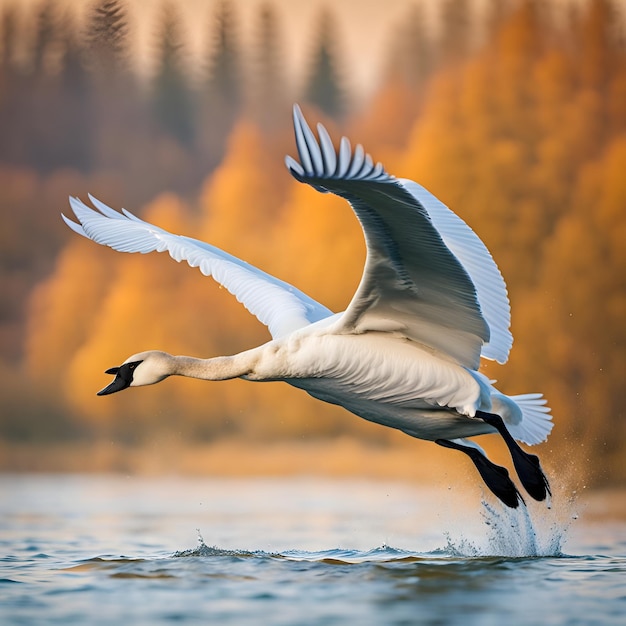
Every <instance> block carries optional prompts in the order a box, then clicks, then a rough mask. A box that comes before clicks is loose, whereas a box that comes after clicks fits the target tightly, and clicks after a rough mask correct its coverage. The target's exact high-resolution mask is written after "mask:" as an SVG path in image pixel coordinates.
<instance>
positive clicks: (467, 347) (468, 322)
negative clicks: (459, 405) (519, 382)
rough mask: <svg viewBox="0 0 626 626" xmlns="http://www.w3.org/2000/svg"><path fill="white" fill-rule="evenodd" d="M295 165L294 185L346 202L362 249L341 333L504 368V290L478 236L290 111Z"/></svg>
mask: <svg viewBox="0 0 626 626" xmlns="http://www.w3.org/2000/svg"><path fill="white" fill-rule="evenodd" d="M294 127H295V133H296V145H297V149H298V154H299V156H300V162H299V163H298V162H297V161H296V160H295V159H292V158H291V157H287V160H286V163H287V167H288V168H289V170H290V171H291V173H292V175H293V176H294V177H295V178H296V179H297V180H300V181H302V182H305V183H308V184H310V185H312V186H313V187H315V188H316V189H318V190H320V191H330V192H332V193H335V194H337V195H339V196H342V197H343V198H345V199H346V200H348V201H349V202H350V204H351V205H352V208H353V209H354V212H355V213H356V215H357V217H358V219H359V221H360V222H361V225H362V227H363V231H364V234H365V240H366V244H367V259H366V263H365V269H364V273H363V277H362V279H361V283H360V285H359V288H358V289H357V292H356V294H355V295H354V297H353V299H352V301H351V302H350V305H349V306H348V309H347V310H346V312H345V314H344V316H343V317H342V318H341V320H340V322H339V324H341V325H343V327H344V328H345V329H346V330H349V331H351V332H355V331H356V332H365V331H368V330H386V331H397V332H399V333H401V334H404V335H405V336H407V337H409V338H411V339H413V340H415V341H418V342H420V343H422V344H424V345H427V346H430V347H432V348H433V349H435V350H438V351H441V352H443V353H444V354H448V355H449V356H450V357H452V358H453V359H455V360H457V361H458V362H460V363H462V364H463V365H466V366H468V367H474V368H475V367H477V366H478V363H479V360H480V356H481V353H482V356H485V357H487V358H494V359H496V360H498V361H499V362H502V363H503V362H504V361H506V359H507V357H508V353H509V349H510V347H511V343H512V337H511V334H510V332H509V323H510V308H509V302H508V298H507V295H506V287H505V284H504V281H503V279H502V276H501V274H500V272H499V271H498V268H497V266H496V264H495V263H494V261H493V259H492V258H491V255H490V254H489V252H488V250H487V249H486V247H485V246H484V244H483V243H482V242H481V241H480V239H479V238H478V237H477V236H476V235H475V234H474V232H473V231H472V230H471V228H469V226H467V224H465V222H463V221H462V220H461V219H460V218H459V217H457V216H456V215H455V214H454V213H452V211H450V210H449V209H448V208H447V207H446V206H445V205H443V204H442V203H441V202H439V201H438V200H437V199H436V198H435V197H434V196H432V195H431V194H430V193H428V192H427V191H426V190H425V189H423V188H422V187H420V186H419V185H417V184H416V183H413V182H411V181H401V180H398V179H396V178H394V177H393V176H390V175H389V174H387V173H386V172H385V171H384V169H383V167H382V165H381V164H380V163H378V164H376V165H374V163H373V161H372V159H371V157H370V156H369V155H367V154H365V153H364V151H363V148H362V147H361V146H360V145H358V146H357V147H356V148H355V150H354V151H352V148H351V146H350V142H349V141H348V140H347V139H346V138H345V137H343V138H342V140H341V143H340V146H339V150H338V151H335V148H334V147H333V144H332V141H331V140H330V137H329V136H328V133H327V132H326V129H325V128H324V127H323V126H321V125H318V127H317V130H318V135H319V141H318V140H317V139H316V138H315V136H314V134H313V132H312V131H311V129H310V128H309V127H308V125H307V123H306V121H305V120H304V117H303V116H302V113H301V111H300V109H299V108H298V107H297V106H296V107H294Z"/></svg>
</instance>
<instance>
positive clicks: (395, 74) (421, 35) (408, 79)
mask: <svg viewBox="0 0 626 626" xmlns="http://www.w3.org/2000/svg"><path fill="white" fill-rule="evenodd" d="M390 50H391V53H390V55H389V62H388V64H387V65H388V67H387V75H386V77H385V81H386V82H387V81H390V82H396V81H399V82H401V83H403V84H404V85H406V86H407V87H408V88H410V89H414V90H421V89H422V88H423V87H424V84H425V83H426V81H427V80H428V78H429V77H430V76H431V74H432V72H433V71H434V69H435V64H436V56H435V51H434V49H433V42H432V38H431V37H430V35H429V33H428V28H427V25H426V17H425V7H424V5H423V4H416V5H411V7H410V8H409V10H408V12H407V15H406V16H405V18H404V19H403V20H402V23H401V24H399V25H398V27H397V28H396V29H394V31H393V40H392V41H390Z"/></svg>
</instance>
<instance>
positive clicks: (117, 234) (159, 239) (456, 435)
mask: <svg viewBox="0 0 626 626" xmlns="http://www.w3.org/2000/svg"><path fill="white" fill-rule="evenodd" d="M293 118H294V128H295V136H296V146H297V150H298V154H299V157H300V161H299V162H298V161H296V160H295V159H293V158H291V157H286V164H287V167H288V169H289V171H290V172H291V174H292V175H293V176H294V177H295V178H296V179H297V180H298V181H300V182H303V183H308V184H309V185H311V186H313V187H314V188H315V189H317V190H319V191H321V192H331V193H334V194H337V195H339V196H341V197H342V198H345V199H346V200H347V201H348V202H349V203H350V205H351V206H352V209H353V210H354V212H355V214H356V216H357V218H358V220H359V221H360V223H361V226H362V228H363V232H364V235H365V241H366V244H367V255H366V262H365V268H364V271H363V276H362V279H361V282H360V284H359V287H358V289H357V291H356V293H355V295H354V296H353V298H352V301H351V302H350V304H349V305H348V307H347V309H346V310H345V311H344V312H343V313H338V314H333V313H332V312H331V311H330V310H329V309H327V308H326V307H325V306H323V305H321V304H319V303H318V302H316V301H315V300H313V299H312V298H309V297H308V296H306V295H305V294H304V293H302V292H301V291H299V290H298V289H296V288H295V287H292V286H291V285H289V284H287V283H285V282H283V281H281V280H279V279H277V278H274V277H273V276H270V275H269V274H266V273H265V272H262V271H261V270H259V269H257V268H255V267H253V266H252V265H250V264H248V263H246V262H244V261H241V260H240V259H238V258H236V257H234V256H231V255H229V254H227V253H226V252H223V251H222V250H220V249H218V248H216V247H214V246H211V245H210V244H207V243H204V242H202V241H197V240H195V239H191V238H189V237H184V236H179V235H173V234H171V233H169V232H167V231H165V230H163V229H161V228H159V227H158V226H154V225H152V224H149V223H147V222H144V221H142V220H141V219H139V218H137V217H135V216H134V215H132V214H131V213H129V212H128V211H126V210H122V212H121V213H119V212H117V211H115V210H113V209H111V208H110V207H108V206H107V205H105V204H103V203H102V202H100V201H99V200H97V199H95V198H93V197H91V196H90V198H91V201H92V203H93V205H94V206H95V207H96V209H98V210H97V211H96V210H93V209H91V208H89V207H87V206H86V205H85V204H83V203H82V202H81V201H80V200H79V199H77V198H70V204H71V207H72V209H73V211H74V213H75V215H76V218H77V219H78V221H79V224H76V223H75V222H73V221H71V220H68V219H67V218H66V217H65V216H63V218H64V219H65V221H66V222H67V224H68V225H69V226H70V227H71V228H72V229H73V230H74V231H76V232H77V233H79V234H80V235H83V236H85V237H88V238H89V239H92V240H93V241H95V242H97V243H99V244H103V245H106V246H109V247H111V248H113V249H115V250H119V251H121V252H141V253H146V252H151V251H155V250H156V251H157V252H164V251H167V252H169V254H170V256H172V258H174V259H175V260H176V261H182V260H185V261H187V263H189V265H191V266H192V267H199V268H200V271H201V272H202V273H203V274H205V275H206V276H212V277H213V278H214V279H215V280H216V281H217V282H219V283H220V284H221V285H223V286H224V287H225V288H226V289H228V290H229V291H230V292H231V293H232V294H233V295H234V296H235V297H236V298H237V299H238V300H239V301H240V302H242V303H243V305H244V306H245V307H246V308H247V309H248V310H249V311H250V312H251V313H252V314H254V315H256V317H257V318H258V319H259V320H260V321H261V322H263V323H264V324H266V325H267V326H268V328H269V330H270V333H271V335H272V340H271V341H269V342H267V343H265V344H263V345H261V346H259V347H256V348H253V349H251V350H247V351H245V352H241V353H240V354H235V355H233V356H220V357H216V358H209V359H197V358H192V357H186V356H172V355H170V354H167V353H165V352H160V351H149V352H140V353H139V354H134V355H133V356H131V357H129V358H128V359H127V360H126V361H125V362H124V363H123V364H122V365H121V366H119V367H114V368H111V369H108V370H107V372H106V373H107V374H112V375H114V376H115V379H114V380H113V382H112V383H111V384H109V385H108V386H107V387H105V388H104V389H102V390H101V391H100V392H98V395H107V394H111V393H115V392H117V391H121V390H123V389H126V388H127V387H139V386H141V385H151V384H153V383H157V382H160V381H162V380H163V379H165V378H167V377H168V376H172V375H178V376H190V377H193V378H200V379H204V380H227V379H231V378H244V379H246V380H253V381H278V380H281V381H285V382H287V383H289V384H291V385H294V386H295V387H299V388H300V389H303V390H304V391H306V392H308V393H309V394H311V395H312V396H314V397H316V398H319V399H320V400H323V401H325V402H330V403H332V404H338V405H341V406H342V407H344V408H346V409H347V410H348V411H351V412H352V413H355V414H356V415H358V416H360V417H362V418H364V419H366V420H370V421H372V422H376V423H378V424H382V425H384V426H389V427H391V428H397V429H399V430H401V431H404V432H405V433H407V434H408V435H411V436H412V437H417V438H419V439H426V440H429V441H434V442H435V443H438V444H439V445H442V446H445V447H449V448H454V449H457V450H460V451H462V452H464V453H465V454H467V455H468V456H469V457H470V459H471V460H472V461H473V462H474V464H475V466H476V468H477V469H478V471H479V472H480V475H481V476H482V477H483V479H484V481H485V483H486V484H487V486H488V487H489V489H491V491H492V492H493V493H494V494H495V495H496V496H497V497H498V498H500V499H501V500H502V501H503V502H504V503H505V504H506V505H508V506H510V507H517V506H518V505H519V503H520V502H523V499H522V496H521V495H520V493H519V492H518V490H517V489H516V487H515V485H514V484H513V482H512V481H511V479H510V478H509V475H508V472H507V470H506V469H504V468H503V467H500V466H497V465H495V464H493V463H492V462H491V461H489V460H488V459H487V457H486V455H485V454H484V451H483V450H482V449H481V448H480V447H479V446H478V445H477V444H475V443H474V442H472V441H467V440H466V439H465V438H466V437H470V436H473V435H481V434H485V433H494V432H499V433H500V434H501V435H502V436H503V438H504V440H505V442H506V444H507V446H508V447H509V450H510V452H511V456H512V459H513V464H514V466H515V469H516V471H517V474H518V476H519V478H520V481H521V483H522V484H523V486H524V488H525V489H526V491H527V492H528V493H529V494H530V495H531V496H532V497H533V498H535V499H537V500H543V499H545V498H546V496H547V494H549V492H550V489H549V486H548V481H547V480H546V478H545V476H544V474H543V472H542V470H541V467H540V465H539V461H538V459H537V457H536V456H534V455H531V454H528V453H526V452H524V451H523V450H522V449H521V448H520V447H519V446H518V445H517V443H516V442H515V440H518V441H522V442H524V443H526V444H535V443H539V442H541V441H544V440H545V439H546V438H547V436H548V434H549V433H550V430H551V429H552V422H551V416H550V411H549V409H548V407H547V406H546V402H545V400H544V399H543V397H542V395H541V394H525V395H519V396H506V395H504V394H502V393H500V392H498V391H497V390H496V389H495V388H494V387H493V386H492V384H491V382H490V381H489V380H488V379H487V378H486V377H485V376H484V375H482V374H481V373H479V372H478V366H479V362H480V358H481V357H484V358H487V359H495V360H496V361H498V362H500V363H504V362H505V361H506V360H507V358H508V354H509V350H510V348H511V344H512V336H511V333H510V332H509V325H510V307H509V301H508V297H507V292H506V286H505V284H504V280H503V278H502V276H501V274H500V272H499V270H498V268H497V266H496V264H495V262H494V261H493V259H492V257H491V255H490V253H489V251H488V250H487V248H486V247H485V246H484V244H483V243H482V241H481V240H480V239H479V238H478V237H477V236H476V234H475V233H474V232H473V231H472V230H471V229H470V228H469V226H467V224H465V222H463V221H462V220H461V219H460V218H459V217H458V216H457V215H455V214H454V213H453V212H452V211H451V210H450V209H448V208H447V207H446V206H445V205H443V204H442V203H441V202H440V201H439V200H437V198H435V197H434V196H433V195H432V194H430V193H429V192H428V191H426V190H425V189H424V188H423V187H421V186H420V185H418V184H416V183H414V182H412V181H409V180H403V179H398V178H395V177H393V176H391V175H390V174H388V173H387V172H386V171H385V170H384V168H383V166H382V165H381V164H380V163H378V164H376V165H375V164H374V163H373V161H372V159H371V157H370V156H369V155H368V154H366V153H365V152H364V150H363V148H362V147H361V146H360V145H357V146H356V148H355V149H354V150H353V149H352V147H351V145H350V142H349V141H348V139H346V138H345V137H343V138H342V139H341V142H340V144H339V148H338V150H335V148H334V147H333V143H332V141H331V139H330V137H329V135H328V133H327V131H326V129H325V128H324V127H323V126H322V125H321V124H318V126H317V131H318V138H316V137H315V135H314V133H313V132H312V131H311V129H310V128H309V126H308V125H307V123H306V121H305V119H304V117H303V115H302V113H301V111H300V109H299V107H298V106H295V107H294V111H293Z"/></svg>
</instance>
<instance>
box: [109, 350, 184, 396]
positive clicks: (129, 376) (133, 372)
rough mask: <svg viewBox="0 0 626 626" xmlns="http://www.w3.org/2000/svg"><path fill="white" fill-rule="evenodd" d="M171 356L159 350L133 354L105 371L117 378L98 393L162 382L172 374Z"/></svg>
mask: <svg viewBox="0 0 626 626" xmlns="http://www.w3.org/2000/svg"><path fill="white" fill-rule="evenodd" d="M171 358H172V357H171V356H170V355H169V354H167V353H165V352H159V351H157V350H151V351H149V352H140V353H139V354H133V356H130V357H128V358H127V359H126V361H124V363H122V365H120V366H119V367H111V368H109V369H108V370H107V371H106V372H105V374H113V375H114V376H115V378H114V379H113V382H112V383H110V384H109V385H107V386H106V387H105V388H104V389H101V390H100V391H98V395H99V396H108V395H109V394H111V393H115V392H116V391H122V390H123V389H126V388H128V387H141V386H143V385H154V384H155V383H158V382H161V381H162V380H163V379H164V378H167V377H168V376H169V375H170V374H171V371H170V370H169V369H168V367H169V366H170V363H169V362H170V360H171Z"/></svg>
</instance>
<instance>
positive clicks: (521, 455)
mask: <svg viewBox="0 0 626 626" xmlns="http://www.w3.org/2000/svg"><path fill="white" fill-rule="evenodd" d="M476 417H478V418H480V419H482V420H483V421H484V422H486V423H487V424H489V425H490V426H493V427H494V428H495V429H496V430H497V431H498V432H499V433H500V435H501V436H502V438H503V439H504V442H505V443H506V445H507V447H508V449H509V452H510V453H511V458H512V459H513V465H514V466H515V471H516V472H517V475H518V476H519V479H520V482H521V483H522V485H524V489H526V491H527V492H528V494H529V495H530V496H531V497H532V498H534V499H535V500H539V501H541V500H545V499H546V496H548V495H552V492H551V491H550V484H549V483H548V479H547V478H546V475H545V474H544V473H543V470H542V469H541V464H540V463H539V457H537V456H536V455H534V454H529V453H528V452H524V450H522V449H521V448H520V447H519V445H518V443H517V442H516V441H515V439H513V437H512V436H511V433H509V431H508V430H507V428H506V426H505V424H504V421H503V420H502V418H501V417H500V416H499V415H496V414H495V413H486V412H485V411H476Z"/></svg>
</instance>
